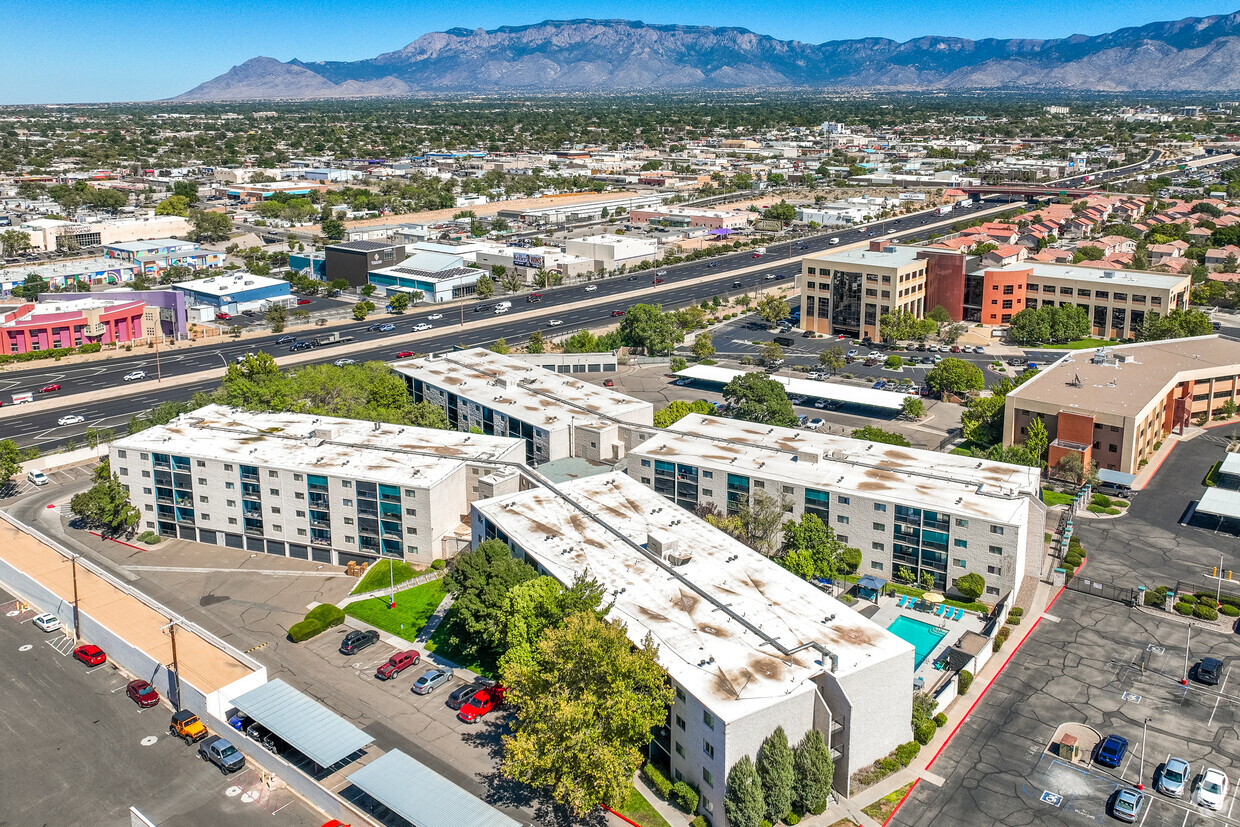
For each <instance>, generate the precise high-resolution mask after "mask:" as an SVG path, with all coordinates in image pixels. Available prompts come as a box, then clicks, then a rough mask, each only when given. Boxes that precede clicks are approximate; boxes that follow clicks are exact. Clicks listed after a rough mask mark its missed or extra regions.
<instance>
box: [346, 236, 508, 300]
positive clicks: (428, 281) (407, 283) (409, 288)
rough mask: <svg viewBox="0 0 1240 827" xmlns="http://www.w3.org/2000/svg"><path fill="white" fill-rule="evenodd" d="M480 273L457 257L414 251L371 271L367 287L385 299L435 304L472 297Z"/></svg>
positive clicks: (481, 271) (481, 272) (364, 242)
mask: <svg viewBox="0 0 1240 827" xmlns="http://www.w3.org/2000/svg"><path fill="white" fill-rule="evenodd" d="M355 243H358V244H373V243H374V242H370V241H363V242H355ZM484 273H485V271H483V270H479V269H477V268H474V267H466V266H465V260H464V258H462V257H461V256H459V255H449V254H446V253H432V252H422V251H415V252H413V253H412V254H410V255H409V256H408V257H407V258H405V259H404V260H403V261H401V262H400V263H399V264H396V265H393V266H391V267H379V268H372V269H371V270H370V273H369V276H368V277H369V280H370V283H371V284H374V285H377V286H379V287H382V288H384V291H385V292H386V293H387V294H388V295H391V294H392V293H394V292H403V293H409V294H410V295H411V296H412V297H413V299H415V300H416V301H419V302H427V303H429V304H438V303H440V302H446V301H451V300H453V299H463V298H468V297H469V296H472V295H474V293H475V292H476V289H477V288H476V285H477V283H478V277H479V276H481V275H483V274H484ZM332 278H336V276H333V277H332ZM419 293H420V294H421V295H420V296H419V295H418V294H419Z"/></svg>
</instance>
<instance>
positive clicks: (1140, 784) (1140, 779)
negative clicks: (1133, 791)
mask: <svg viewBox="0 0 1240 827" xmlns="http://www.w3.org/2000/svg"><path fill="white" fill-rule="evenodd" d="M1149 725H1150V719H1149V718H1146V719H1145V720H1144V721H1143V722H1142V723H1141V763H1140V769H1138V771H1137V789H1138V790H1144V789H1145V731H1146V729H1148V728H1149Z"/></svg>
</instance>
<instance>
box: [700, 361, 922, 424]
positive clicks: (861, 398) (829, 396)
mask: <svg viewBox="0 0 1240 827" xmlns="http://www.w3.org/2000/svg"><path fill="white" fill-rule="evenodd" d="M755 372H759V371H743V370H732V369H731V368H720V367H715V366H713V365H693V366H692V367H688V368H685V369H684V370H678V371H676V373H675V375H676V376H678V377H680V378H681V379H690V380H693V381H697V382H704V383H706V384H714V385H726V384H728V383H729V382H731V381H732V380H733V379H735V378H737V377H738V376H744V375H745V374H746V373H755ZM767 378H768V379H773V380H774V381H776V382H778V383H780V384H781V385H783V386H784V390H785V391H786V392H787V393H788V395H789V396H792V395H796V394H800V395H801V396H807V397H811V398H813V399H825V400H827V401H829V402H838V403H840V404H842V405H855V406H857V407H862V408H877V409H879V410H882V411H887V412H889V413H899V412H900V411H901V410H902V409H903V408H904V399H905V394H902V393H894V392H892V391H882V390H875V389H873V388H858V387H855V386H853V385H840V384H837V383H835V382H820V381H818V380H816V379H801V378H800V377H796V376H768V377H767Z"/></svg>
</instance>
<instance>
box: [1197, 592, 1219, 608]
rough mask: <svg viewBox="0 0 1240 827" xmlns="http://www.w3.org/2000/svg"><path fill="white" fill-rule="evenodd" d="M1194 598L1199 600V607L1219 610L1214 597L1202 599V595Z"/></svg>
mask: <svg viewBox="0 0 1240 827" xmlns="http://www.w3.org/2000/svg"><path fill="white" fill-rule="evenodd" d="M1193 596H1194V597H1196V598H1197V605H1198V606H1209V607H1210V608H1211V609H1217V608H1218V603H1217V602H1216V601H1215V600H1214V598H1213V597H1202V596H1201V595H1199V594H1198V595H1193Z"/></svg>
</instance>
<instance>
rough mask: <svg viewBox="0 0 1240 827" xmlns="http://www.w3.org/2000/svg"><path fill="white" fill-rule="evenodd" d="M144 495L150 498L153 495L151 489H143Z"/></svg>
mask: <svg viewBox="0 0 1240 827" xmlns="http://www.w3.org/2000/svg"><path fill="white" fill-rule="evenodd" d="M142 493H143V494H146V495H147V496H148V497H149V496H150V495H151V489H149V488H143V489H142Z"/></svg>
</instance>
